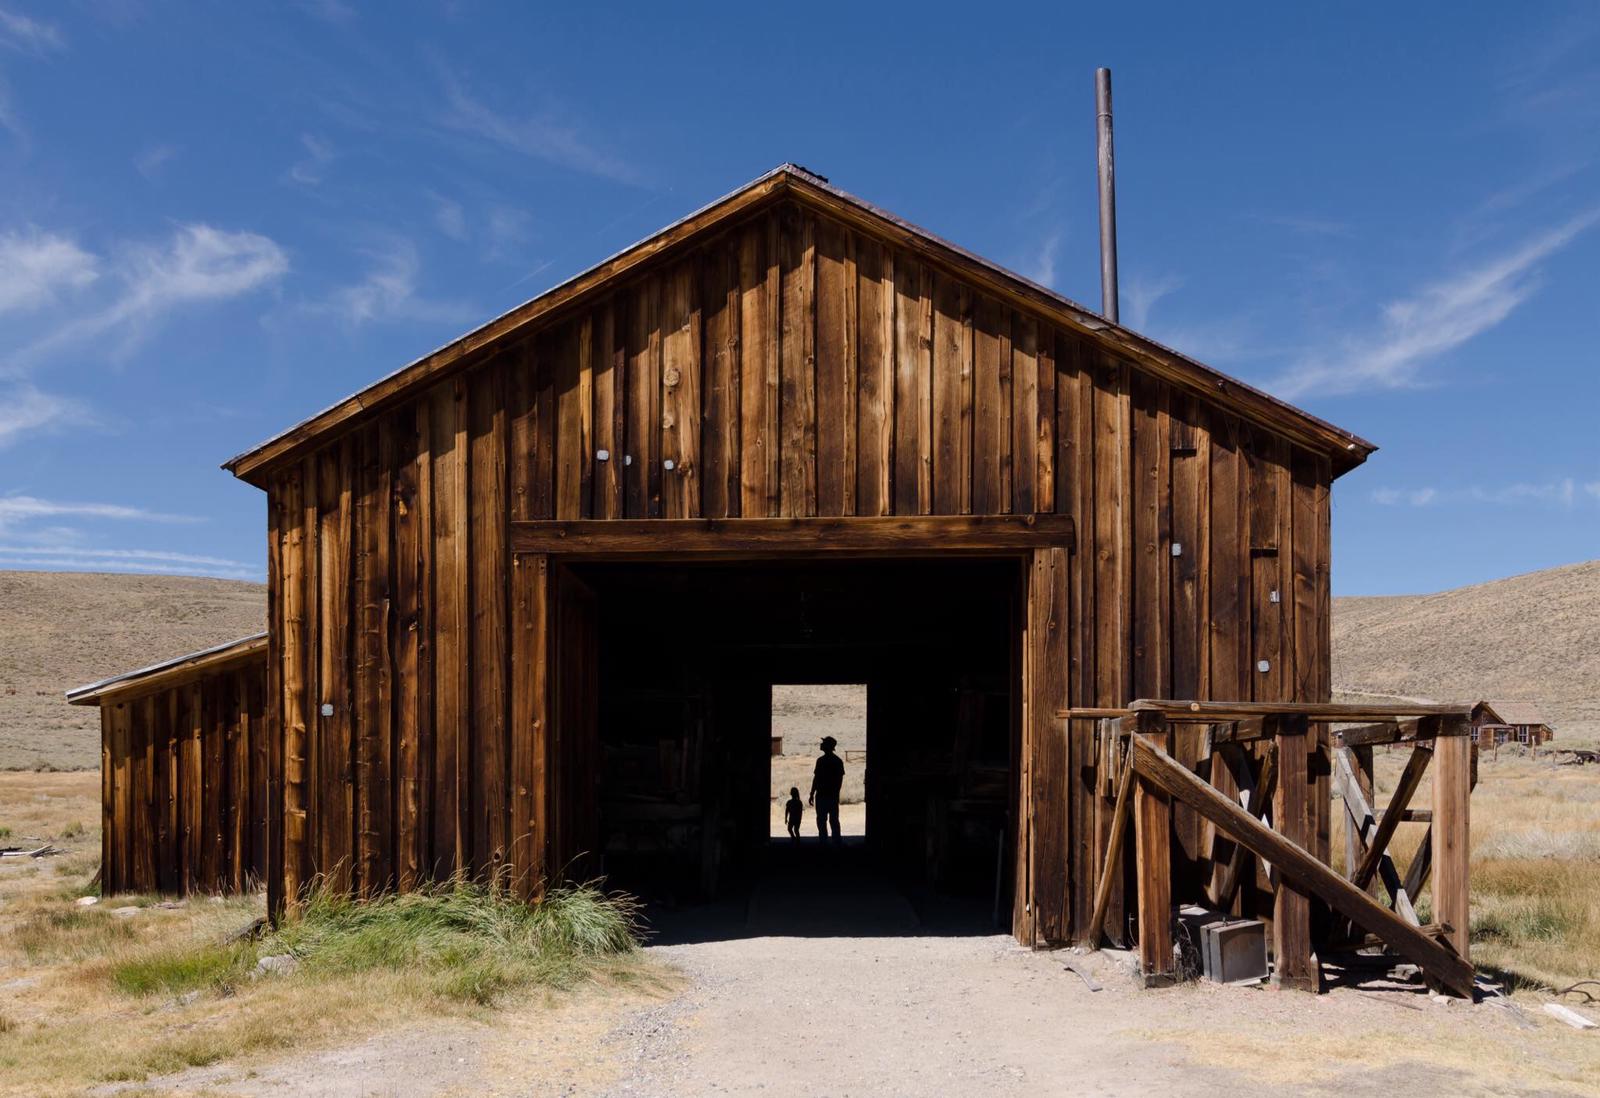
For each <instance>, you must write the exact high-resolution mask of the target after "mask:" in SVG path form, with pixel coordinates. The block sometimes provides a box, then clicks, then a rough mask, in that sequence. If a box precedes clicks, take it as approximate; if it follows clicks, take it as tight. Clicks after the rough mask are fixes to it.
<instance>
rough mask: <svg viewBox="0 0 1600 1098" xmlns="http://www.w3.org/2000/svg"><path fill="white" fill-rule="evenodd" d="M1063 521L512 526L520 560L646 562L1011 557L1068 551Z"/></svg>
mask: <svg viewBox="0 0 1600 1098" xmlns="http://www.w3.org/2000/svg"><path fill="white" fill-rule="evenodd" d="M1072 539H1073V528H1072V518H1071V516H1068V515H1049V514H1040V515H918V516H895V515H874V516H869V517H862V518H853V517H826V518H743V519H638V520H634V519H621V520H600V519H593V520H577V521H571V522H566V521H538V522H513V523H512V524H511V545H512V549H513V550H514V551H516V552H519V553H566V554H585V555H588V554H593V555H607V554H622V555H630V556H633V555H641V554H643V555H650V554H657V553H660V554H672V555H676V554H679V553H707V554H716V553H734V554H739V555H747V554H750V553H786V554H805V553H816V552H839V551H846V552H899V553H913V554H914V553H921V552H932V551H938V552H940V553H946V552H960V551H964V550H965V551H994V550H1006V551H1017V550H1022V549H1031V548H1036V547H1042V546H1059V547H1063V548H1068V549H1070V548H1071V546H1072Z"/></svg>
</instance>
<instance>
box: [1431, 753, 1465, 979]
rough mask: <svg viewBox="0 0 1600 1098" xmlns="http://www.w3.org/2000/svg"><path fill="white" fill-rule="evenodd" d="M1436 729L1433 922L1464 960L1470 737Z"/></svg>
mask: <svg viewBox="0 0 1600 1098" xmlns="http://www.w3.org/2000/svg"><path fill="white" fill-rule="evenodd" d="M1441 732H1442V733H1443V734H1441V735H1440V736H1439V738H1438V739H1437V740H1436V741H1434V745H1433V755H1434V771H1433V921H1434V922H1436V923H1441V924H1443V925H1445V926H1447V927H1449V928H1450V929H1449V932H1448V933H1447V935H1446V937H1445V940H1446V941H1447V942H1448V943H1449V944H1450V946H1451V947H1452V948H1453V949H1454V950H1455V951H1456V954H1457V956H1459V957H1461V959H1462V960H1466V961H1470V960H1471V950H1470V947H1469V945H1468V942H1469V938H1470V932H1471V919H1472V911H1471V905H1470V901H1469V899H1468V891H1467V861H1468V858H1469V857H1470V855H1471V843H1470V827H1471V821H1470V820H1469V818H1468V808H1469V805H1470V804H1471V803H1472V738H1471V737H1470V736H1468V735H1467V734H1466V729H1463V728H1460V727H1456V728H1450V727H1446V728H1444V729H1442V730H1441Z"/></svg>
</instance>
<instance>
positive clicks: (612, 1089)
mask: <svg viewBox="0 0 1600 1098" xmlns="http://www.w3.org/2000/svg"><path fill="white" fill-rule="evenodd" d="M650 952H651V954H652V955H653V956H654V957H656V958H658V959H659V960H661V961H663V962H665V963H667V964H670V965H671V966H674V967H675V968H677V969H679V970H680V971H681V973H682V976H683V983H682V990H681V991H679V992H677V993H669V994H661V995H643V994H637V993H624V994H621V995H618V994H616V993H615V992H606V993H600V992H588V993H583V994H579V995H576V996H569V997H563V998H560V999H557V1000H555V1001H554V1002H552V1003H547V1004H533V1005H529V1006H525V1007H522V1008H518V1009H515V1010H512V1011H509V1012H506V1013H504V1014H501V1015H499V1016H497V1017H496V1018H495V1019H493V1020H492V1021H488V1022H484V1023H460V1022H455V1023H450V1024H448V1025H443V1026H441V1025H437V1024H434V1025H429V1024H427V1023H425V1022H419V1023H418V1024H417V1026H416V1027H414V1028H412V1029H409V1030H406V1031H401V1032H396V1033H387V1034H384V1035H380V1036H377V1037H373V1038H369V1039H368V1040H366V1041H363V1042H360V1043H359V1044H356V1045H352V1046H347V1047H341V1048H337V1049H331V1050H325V1051H319V1052H314V1053H307V1054H303V1055H296V1056H291V1057H287V1058H282V1059H278V1060H275V1061H269V1062H266V1063H258V1064H253V1065H250V1066H249V1067H248V1069H247V1068H245V1067H244V1066H236V1067H217V1068H208V1069H204V1070H202V1071H196V1072H189V1073H185V1074H184V1075H181V1076H174V1077H169V1078H168V1079H164V1080H155V1081H152V1082H153V1084H154V1085H153V1086H151V1087H150V1089H149V1090H148V1091H146V1090H143V1089H139V1090H137V1091H136V1092H137V1093H139V1094H145V1093H185V1094H187V1093H204V1094H228V1095H233V1094H240V1095H288V1094H294V1095H315V1096H319V1098H356V1096H366V1095H430V1096H432V1095H466V1094H491V1095H528V1096H546V1095H605V1096H635V1095H652V1096H656V1095H659V1096H664V1098H670V1096H686V1098H687V1096H699V1095H708V1094H715V1095H752V1096H755V1095H760V1096H781V1095H803V1096H806V1098H814V1096H840V1098H844V1096H852V1095H857V1096H865V1095H872V1096H896V1095H907V1096H910V1095H940V1096H964V1095H1002V1096H1003V1095H1029V1096H1035V1098H1036V1096H1041V1095H1130V1096H1131V1095H1148V1094H1166V1095H1180V1096H1181V1095H1214V1094H1238V1095H1242V1094H1246V1093H1258V1092H1261V1091H1262V1089H1263V1088H1264V1087H1268V1086H1270V1087H1273V1088H1275V1089H1277V1090H1278V1092H1280V1093H1287V1094H1329V1095H1333V1094H1337V1095H1339V1096H1340V1098H1361V1096H1366V1095H1371V1096H1373V1098H1380V1096H1381V1098H1393V1095H1395V1094H1404V1093H1410V1094H1417V1095H1432V1094H1446V1093H1448V1094H1496V1095H1505V1094H1522V1095H1535V1094H1538V1095H1543V1094H1592V1093H1595V1092H1596V1090H1595V1087H1596V1084H1595V1083H1594V1080H1595V1079H1597V1078H1600V1074H1597V1072H1600V1050H1597V1049H1596V1047H1595V1044H1596V1043H1595V1042H1594V1041H1593V1040H1588V1041H1586V1040H1585V1039H1584V1037H1583V1035H1578V1034H1573V1033H1572V1032H1571V1031H1567V1030H1563V1029H1562V1028H1561V1027H1559V1026H1556V1025H1555V1024H1554V1023H1549V1024H1546V1023H1547V1020H1546V1019H1543V1018H1540V1017H1537V1016H1536V1015H1535V1016H1532V1017H1533V1018H1534V1021H1533V1026H1534V1028H1532V1029H1522V1028H1520V1027H1518V1026H1516V1025H1515V1024H1514V1022H1513V1020H1512V1019H1511V1017H1510V1016H1508V1015H1507V1014H1505V1013H1504V1012H1502V1011H1499V1010H1495V1009H1492V1008H1490V1007H1485V1006H1479V1007H1468V1006H1465V1005H1463V1004H1459V1003H1457V1004H1453V1005H1444V1004H1442V1003H1439V1002H1435V1001H1430V1000H1428V999H1426V998H1419V997H1417V996H1415V995H1407V1001H1408V1002H1409V1003H1410V1004H1411V1005H1410V1006H1400V1005H1397V1004H1395V1003H1392V1002H1381V1001H1375V1000H1374V999H1372V998H1369V997H1367V996H1366V995H1363V994H1361V993H1358V992H1352V991H1340V992H1336V993H1334V994H1332V995H1325V996H1321V997H1319V998H1315V999H1313V998H1312V997H1310V996H1307V995H1302V994H1299V993H1294V992H1274V991H1270V990H1265V989H1258V990H1247V989H1238V988H1221V987H1216V986H1211V985H1190V986H1187V987H1181V988H1177V989H1173V990H1167V991H1160V992H1145V991H1141V990H1138V989H1137V988H1135V987H1134V986H1133V984H1132V982H1131V979H1130V978H1129V976H1128V975H1127V973H1126V972H1125V970H1123V969H1122V968H1121V966H1120V965H1119V964H1118V963H1117V962H1115V961H1114V960H1112V959H1110V958H1108V957H1107V956H1106V955H1100V954H1096V955H1088V956H1075V955H1071V954H1065V953H1035V952H1030V951H1026V950H1022V949H1019V948H1017V947H1016V945H1015V944H1014V943H1013V942H1012V941H1011V940H1010V939H1009V938H1006V937H1003V936H981V937H918V936H864V937H832V938H829V937H748V938H734V939H728V940H720V941H709V942H701V943H693V944H683V945H671V946H658V947H653V948H652V949H651V951H650ZM1067 960H1070V961H1072V962H1073V963H1074V964H1078V965H1081V966H1082V967H1083V968H1084V969H1085V970H1086V971H1087V972H1088V973H1089V974H1090V975H1091V977H1092V978H1094V979H1095V980H1097V981H1098V982H1099V983H1101V984H1102V985H1103V990H1100V991H1091V990H1090V989H1089V988H1088V987H1087V986H1086V984H1085V983H1084V981H1083V980H1082V979H1080V978H1079V977H1078V976H1077V975H1075V974H1073V973H1071V972H1068V971H1066V970H1065V969H1064V968H1063V967H1062V966H1063V962H1064V961H1067Z"/></svg>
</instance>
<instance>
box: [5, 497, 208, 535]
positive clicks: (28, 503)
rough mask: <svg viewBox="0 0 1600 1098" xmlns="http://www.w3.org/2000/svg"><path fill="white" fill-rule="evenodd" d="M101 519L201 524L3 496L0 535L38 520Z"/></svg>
mask: <svg viewBox="0 0 1600 1098" xmlns="http://www.w3.org/2000/svg"><path fill="white" fill-rule="evenodd" d="M69 516H70V517H73V518H97V519H119V520H122V521H134V522H201V521H203V520H202V519H200V518H198V517H196V516H194V515H174V514H168V513H166V512H164V511H152V510H150V509H148V508H145V507H130V506H128V505H127V504H122V503H72V502H63V501H61V500H52V499H40V498H38V497H37V496H26V495H10V496H0V531H7V530H10V529H12V528H14V527H15V526H16V525H18V524H20V523H23V522H27V521H30V520H32V519H37V518H62V517H69Z"/></svg>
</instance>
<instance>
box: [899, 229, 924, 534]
mask: <svg viewBox="0 0 1600 1098" xmlns="http://www.w3.org/2000/svg"><path fill="white" fill-rule="evenodd" d="M894 340H895V343H894V373H895V381H894V513H895V514H897V515H926V514H929V513H930V512H931V511H932V508H933V449H932V447H933V390H932V388H931V387H932V385H933V273H932V272H931V271H930V270H929V269H928V268H927V267H926V266H924V265H923V264H921V263H919V262H917V261H916V260H915V259H913V258H912V257H911V256H909V255H907V254H904V253H896V254H895V256H894Z"/></svg>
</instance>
